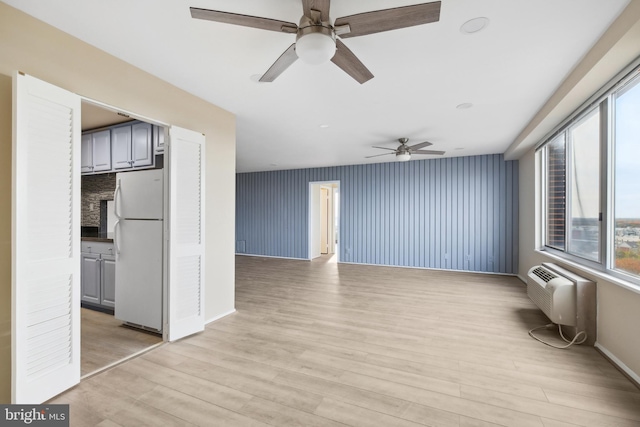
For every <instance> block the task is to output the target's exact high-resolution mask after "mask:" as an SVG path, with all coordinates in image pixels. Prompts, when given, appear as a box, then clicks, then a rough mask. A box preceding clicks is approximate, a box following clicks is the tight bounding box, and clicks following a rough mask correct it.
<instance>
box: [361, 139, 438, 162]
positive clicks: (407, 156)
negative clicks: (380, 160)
mask: <svg viewBox="0 0 640 427" xmlns="http://www.w3.org/2000/svg"><path fill="white" fill-rule="evenodd" d="M398 141H399V142H400V145H399V146H398V148H396V149H393V148H386V147H375V146H374V147H373V148H380V149H381V150H389V151H393V153H384V154H376V155H375V156H367V157H365V158H366V159H370V158H372V157H379V156H386V155H388V154H395V155H396V160H397V161H399V162H406V161H409V160H411V155H412V154H438V155H442V154H444V153H445V152H444V151H434V150H421V148H423V147H428V146H430V145H433V144H432V143H430V142H429V141H425V142H421V143H419V144H414V145H407V142H409V138H399V139H398Z"/></svg>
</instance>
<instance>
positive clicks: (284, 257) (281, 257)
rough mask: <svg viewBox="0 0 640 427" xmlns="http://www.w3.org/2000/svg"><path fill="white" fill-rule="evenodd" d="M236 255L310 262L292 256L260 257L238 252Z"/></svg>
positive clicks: (306, 259)
mask: <svg viewBox="0 0 640 427" xmlns="http://www.w3.org/2000/svg"><path fill="white" fill-rule="evenodd" d="M236 255H241V256H253V257H258V258H277V259H295V260H300V261H309V258H295V257H292V256H271V255H258V254H241V253H238V252H236Z"/></svg>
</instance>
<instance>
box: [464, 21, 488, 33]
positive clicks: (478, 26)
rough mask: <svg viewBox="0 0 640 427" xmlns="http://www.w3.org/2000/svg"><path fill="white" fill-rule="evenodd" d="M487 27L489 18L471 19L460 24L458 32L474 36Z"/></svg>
mask: <svg viewBox="0 0 640 427" xmlns="http://www.w3.org/2000/svg"><path fill="white" fill-rule="evenodd" d="M487 25H489V18H485V17H480V18H473V19H470V20H469V21H467V22H465V23H464V24H462V26H461V27H460V32H461V33H463V34H474V33H477V32H478V31H482V30H484V29H485V28H487Z"/></svg>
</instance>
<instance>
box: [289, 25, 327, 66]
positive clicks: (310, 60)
mask: <svg viewBox="0 0 640 427" xmlns="http://www.w3.org/2000/svg"><path fill="white" fill-rule="evenodd" d="M308 28H313V30H312V31H310V32H306V33H304V34H301V35H300V36H299V37H298V40H297V41H296V54H297V55H298V58H300V59H302V60H303V61H304V62H306V63H307V64H311V65H320V64H324V63H326V62H329V61H330V60H331V58H333V55H335V54H336V41H335V39H334V38H333V36H332V35H331V34H330V33H327V32H326V31H325V30H327V28H326V27H322V26H315V27H308ZM316 28H317V29H316Z"/></svg>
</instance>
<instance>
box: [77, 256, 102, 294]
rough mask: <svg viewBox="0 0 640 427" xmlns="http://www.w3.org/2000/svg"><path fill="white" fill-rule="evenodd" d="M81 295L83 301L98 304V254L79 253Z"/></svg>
mask: <svg viewBox="0 0 640 427" xmlns="http://www.w3.org/2000/svg"><path fill="white" fill-rule="evenodd" d="M80 259H81V260H82V261H81V263H82V271H81V279H80V283H81V292H82V293H81V296H80V299H81V300H82V301H84V302H89V303H92V304H100V281H101V277H100V263H101V260H100V254H91V253H81V254H80Z"/></svg>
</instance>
